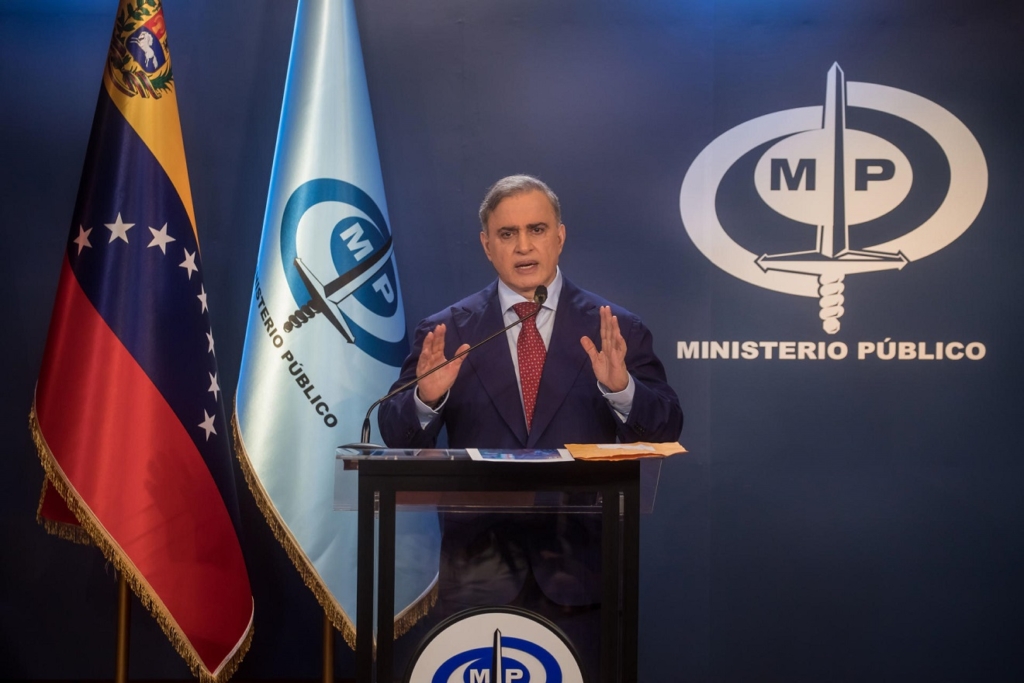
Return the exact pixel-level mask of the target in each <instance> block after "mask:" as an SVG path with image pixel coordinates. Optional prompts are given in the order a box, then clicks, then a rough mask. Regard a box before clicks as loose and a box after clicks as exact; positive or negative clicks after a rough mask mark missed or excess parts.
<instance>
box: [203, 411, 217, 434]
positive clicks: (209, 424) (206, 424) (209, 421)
mask: <svg viewBox="0 0 1024 683" xmlns="http://www.w3.org/2000/svg"><path fill="white" fill-rule="evenodd" d="M203 417H205V418H206V419H205V420H203V421H202V422H200V423H199V426H200V427H202V429H203V431H205V432H206V440H207V441H209V440H210V434H216V433H217V430H216V429H214V428H213V415H210V414H209V413H207V412H206V409H203Z"/></svg>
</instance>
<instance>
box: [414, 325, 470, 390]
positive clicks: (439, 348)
mask: <svg viewBox="0 0 1024 683" xmlns="http://www.w3.org/2000/svg"><path fill="white" fill-rule="evenodd" d="M444 333H445V326H444V323H441V324H440V325H438V326H437V327H435V328H434V329H433V330H432V331H431V332H428V333H427V336H426V337H424V338H423V348H422V349H421V350H420V358H419V361H418V362H417V363H416V374H417V375H421V374H423V373H424V372H426V371H428V370H430V368H432V367H435V366H437V365H440V364H441V363H443V362H445V360H446V358H445V357H444ZM468 348H469V344H463V345H462V346H460V347H459V348H458V349H456V351H455V355H458V354H460V353H462V352H463V351H465V350H466V349H468ZM465 359H466V357H465V356H463V357H462V358H460V359H458V360H457V361H454V362H453V363H451V364H449V365H446V366H445V367H443V368H441V369H440V370H438V371H437V372H435V373H433V374H431V375H430V376H428V377H424V378H423V379H421V380H420V381H419V382H417V383H416V392H417V393H418V394H419V397H420V400H421V401H423V402H424V403H426V404H427V405H428V406H430V407H431V408H433V407H435V406H436V405H437V404H438V403H439V402H440V401H441V399H442V398H444V395H445V394H446V393H448V390H449V389H451V388H452V385H453V384H455V378H456V377H458V376H459V368H461V367H462V361H464V360H465Z"/></svg>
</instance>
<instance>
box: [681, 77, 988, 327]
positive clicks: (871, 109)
mask: <svg viewBox="0 0 1024 683" xmlns="http://www.w3.org/2000/svg"><path fill="white" fill-rule="evenodd" d="M987 190H988V167H987V166H986V163H985V156H984V154H983V153H982V151H981V147H980V146H979V145H978V141H977V140H976V139H975V138H974V135H972V134H971V132H970V130H968V129H967V127H966V126H965V125H964V124H963V123H962V122H961V121H960V120H959V119H957V118H956V117H955V116H954V115H953V114H951V113H950V112H948V111H947V110H945V109H944V108H942V107H940V106H939V105H937V104H935V103H934V102H931V101H929V100H926V99H925V98H923V97H920V96H919V95H915V94H913V93H910V92H907V91H905V90H898V89H896V88H892V87H888V86H884V85H876V84H873V83H858V82H852V81H851V82H847V81H846V80H845V78H844V74H843V71H842V69H840V68H839V65H838V64H835V65H833V66H832V68H831V69H830V70H829V72H828V78H827V84H826V93H825V104H824V106H814V107H801V108H798V109H787V110H785V111H780V112H776V113H773V114H766V115H764V116H760V117H758V118H755V119H752V120H750V121H747V122H746V123H742V124H740V125H738V126H736V127H734V128H732V129H731V130H728V131H726V132H725V133H723V134H722V135H720V136H719V137H718V138H717V139H715V140H714V141H713V142H712V143H711V144H710V145H708V146H707V147H706V148H704V150H703V151H702V152H701V153H700V154H699V155H698V156H697V158H696V159H695V160H694V162H693V164H692V165H691V166H690V169H689V170H688V171H687V173H686V177H685V178H684V180H683V185H682V189H681V190H680V194H679V209H680V213H681V215H682V219H683V225H684V227H685V228H686V232H687V234H688V235H689V236H690V238H691V239H692V240H693V243H694V244H695V245H696V246H697V248H698V249H699V250H700V251H701V253H703V254H704V256H705V257H707V258H708V260H710V261H711V262H712V263H714V264H715V265H716V266H718V267H719V268H721V269H722V270H724V271H725V272H727V273H729V274H730V275H732V276H734V277H737V278H739V279H741V280H744V281H746V282H749V283H750V284H754V285H758V286H760V287H765V288H767V289H772V290H775V291H777V292H783V293H786V294H795V295H800V296H808V297H816V298H818V299H819V307H820V311H819V317H820V318H821V321H822V328H823V329H824V330H825V332H827V333H828V334H835V333H837V332H838V331H839V327H840V322H839V319H840V317H841V316H842V314H843V312H844V308H843V304H844V303H845V297H844V296H843V292H844V290H845V285H844V284H843V280H844V278H845V277H846V276H847V275H855V274H860V273H868V272H877V271H883V270H902V269H903V268H904V267H905V266H906V265H907V264H908V263H911V262H913V261H916V260H919V259H922V258H924V257H926V256H929V255H931V254H933V253H935V252H937V251H939V250H940V249H943V248H945V247H946V246H948V245H949V244H950V243H951V242H953V241H954V240H955V239H957V238H958V237H959V236H960V235H962V234H963V233H964V232H965V231H966V230H967V229H968V228H969V227H970V226H971V224H972V223H973V222H974V220H975V218H977V216H978V213H979V212H980V211H981V207H982V204H983V203H984V202H985V195H986V193H987ZM741 241H742V242H745V243H746V244H745V245H741Z"/></svg>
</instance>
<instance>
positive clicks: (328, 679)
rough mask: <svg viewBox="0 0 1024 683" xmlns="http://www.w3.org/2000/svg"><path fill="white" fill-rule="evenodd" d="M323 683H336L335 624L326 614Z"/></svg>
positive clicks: (325, 613)
mask: <svg viewBox="0 0 1024 683" xmlns="http://www.w3.org/2000/svg"><path fill="white" fill-rule="evenodd" d="M321 680H322V681H323V683H334V624H332V623H331V618H330V617H329V616H327V612H324V673H323V676H322V678H321Z"/></svg>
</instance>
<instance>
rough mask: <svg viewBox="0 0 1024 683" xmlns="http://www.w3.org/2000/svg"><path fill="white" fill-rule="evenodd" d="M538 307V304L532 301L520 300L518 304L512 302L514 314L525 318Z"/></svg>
mask: <svg viewBox="0 0 1024 683" xmlns="http://www.w3.org/2000/svg"><path fill="white" fill-rule="evenodd" d="M539 308H540V304H538V303H536V302H534V301H522V302H520V303H518V304H512V310H514V311H515V312H516V315H518V316H519V317H520V318H525V317H526V316H528V315H530V314H531V313H533V312H534V311H536V310H537V309H539Z"/></svg>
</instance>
